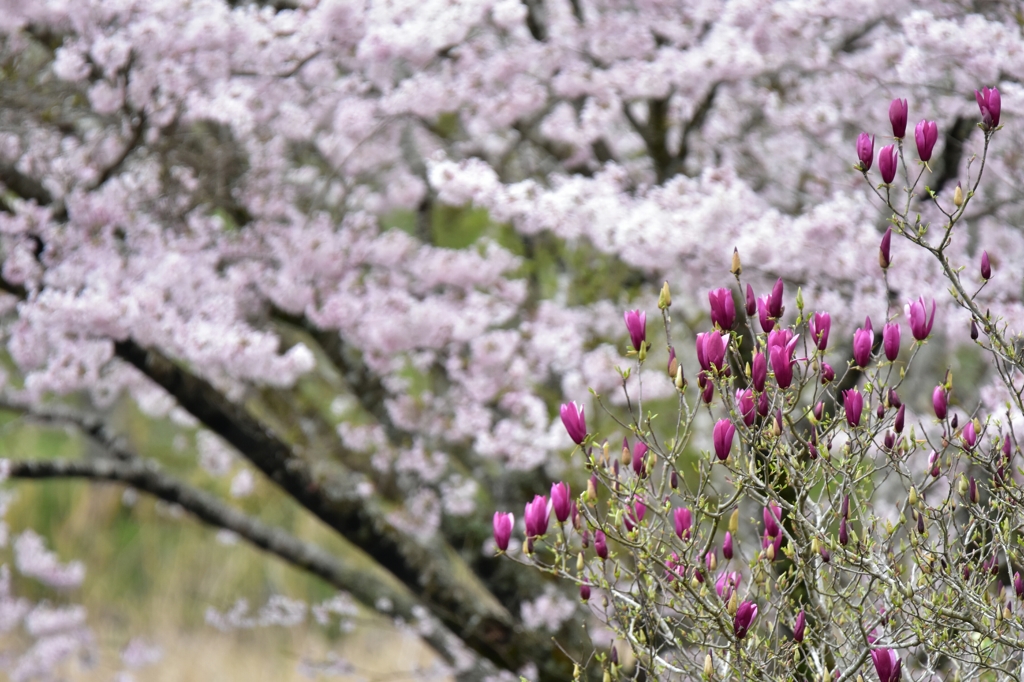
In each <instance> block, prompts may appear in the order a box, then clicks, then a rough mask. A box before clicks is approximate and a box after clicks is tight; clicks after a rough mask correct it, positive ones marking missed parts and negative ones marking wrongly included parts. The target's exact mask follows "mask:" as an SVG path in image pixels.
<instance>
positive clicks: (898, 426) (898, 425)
mask: <svg viewBox="0 0 1024 682" xmlns="http://www.w3.org/2000/svg"><path fill="white" fill-rule="evenodd" d="M906 411H907V406H906V405H900V409H898V410H896V421H894V422H893V424H892V428H893V430H894V431H896V433H903V422H904V419H905V418H906Z"/></svg>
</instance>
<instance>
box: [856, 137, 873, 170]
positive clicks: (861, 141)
mask: <svg viewBox="0 0 1024 682" xmlns="http://www.w3.org/2000/svg"><path fill="white" fill-rule="evenodd" d="M874 156H875V137H874V136H873V135H868V134H867V133H861V134H860V135H858V136H857V158H858V159H859V160H860V169H861V170H862V171H868V170H871V161H872V160H873V159H874Z"/></svg>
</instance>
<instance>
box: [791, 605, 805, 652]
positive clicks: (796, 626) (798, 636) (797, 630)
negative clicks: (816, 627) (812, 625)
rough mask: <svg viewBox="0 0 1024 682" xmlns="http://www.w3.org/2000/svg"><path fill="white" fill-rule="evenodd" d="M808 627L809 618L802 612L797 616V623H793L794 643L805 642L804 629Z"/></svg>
mask: <svg viewBox="0 0 1024 682" xmlns="http://www.w3.org/2000/svg"><path fill="white" fill-rule="evenodd" d="M806 627H807V616H806V615H804V612H803V611H802V610H801V611H800V613H798V614H796V622H795V623H793V641H794V642H796V643H797V644H799V643H800V642H802V641H804V628H806Z"/></svg>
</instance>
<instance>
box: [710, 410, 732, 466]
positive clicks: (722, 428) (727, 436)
mask: <svg viewBox="0 0 1024 682" xmlns="http://www.w3.org/2000/svg"><path fill="white" fill-rule="evenodd" d="M734 435H736V427H735V426H733V424H732V422H731V421H729V420H728V419H719V420H718V422H717V423H716V424H715V429H714V432H713V439H714V442H715V454H716V455H718V459H720V460H721V461H723V462H724V461H725V460H726V459H728V458H729V451H730V450H731V449H732V439H733V436H734Z"/></svg>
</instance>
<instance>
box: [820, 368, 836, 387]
mask: <svg viewBox="0 0 1024 682" xmlns="http://www.w3.org/2000/svg"><path fill="white" fill-rule="evenodd" d="M835 378H836V371H835V370H834V369H832V365H830V364H828V363H827V362H823V363H821V383H822V385H825V384H827V383H829V382H831V381H835Z"/></svg>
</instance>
